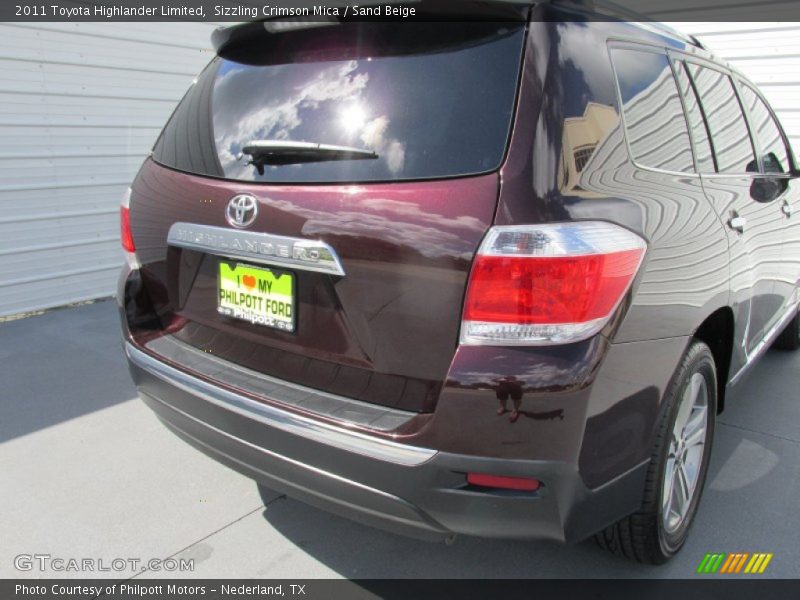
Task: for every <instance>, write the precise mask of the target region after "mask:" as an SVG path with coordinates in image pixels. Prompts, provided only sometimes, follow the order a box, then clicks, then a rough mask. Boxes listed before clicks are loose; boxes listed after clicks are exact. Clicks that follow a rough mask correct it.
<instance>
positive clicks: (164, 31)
mask: <svg viewBox="0 0 800 600" xmlns="http://www.w3.org/2000/svg"><path fill="white" fill-rule="evenodd" d="M214 27H215V25H213V24H211V23H200V24H198V23H174V24H172V23H150V24H147V23H37V24H13V25H12V24H0V316H1V315H8V314H13V313H17V312H22V311H29V310H36V309H41V308H48V307H52V306H59V305H63V304H67V303H70V302H75V301H79V300H86V299H91V298H98V297H102V296H109V295H111V294H113V292H114V288H115V284H116V278H117V274H118V273H119V269H120V267H121V265H122V260H123V259H122V253H121V251H120V249H119V225H118V211H119V201H120V198H121V197H122V194H123V192H124V191H125V189H126V187H127V186H128V184H129V183H130V181H131V179H132V178H133V176H134V174H135V173H136V170H137V169H138V168H139V165H140V164H141V162H142V160H143V159H144V157H145V156H146V155H147V153H148V152H149V150H150V147H151V146H152V144H153V142H154V141H155V138H156V136H157V135H158V132H159V130H160V129H161V127H162V126H163V125H164V122H165V121H166V119H167V118H168V117H169V115H170V113H171V112H172V109H173V108H174V106H175V104H176V103H177V101H178V100H179V99H180V98H181V96H182V95H183V93H184V92H185V91H186V89H187V88H188V86H189V84H190V83H191V81H192V79H193V78H194V77H195V76H196V75H197V73H199V72H200V70H201V69H202V68H203V66H204V65H205V64H206V63H207V62H208V61H209V60H210V58H211V56H212V53H211V50H210V42H209V35H210V33H211V31H212V30H213V28H214Z"/></svg>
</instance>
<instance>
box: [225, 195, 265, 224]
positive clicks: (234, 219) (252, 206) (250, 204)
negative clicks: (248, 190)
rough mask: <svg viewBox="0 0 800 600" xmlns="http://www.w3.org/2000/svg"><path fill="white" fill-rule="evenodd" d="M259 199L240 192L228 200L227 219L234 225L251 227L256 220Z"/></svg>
mask: <svg viewBox="0 0 800 600" xmlns="http://www.w3.org/2000/svg"><path fill="white" fill-rule="evenodd" d="M257 214H258V200H256V198H255V196H251V195H250V194H239V195H238V196H234V197H233V198H231V199H230V201H229V202H228V207H227V208H226V209H225V219H226V220H227V221H228V223H230V224H231V225H233V226H234V227H239V228H244V227H249V226H250V225H252V224H253V221H255V220H256V215H257Z"/></svg>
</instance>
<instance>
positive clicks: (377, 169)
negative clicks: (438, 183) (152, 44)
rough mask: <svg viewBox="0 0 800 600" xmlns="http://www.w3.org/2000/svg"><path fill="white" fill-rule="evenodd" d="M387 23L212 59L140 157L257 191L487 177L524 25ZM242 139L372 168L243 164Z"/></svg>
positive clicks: (509, 108) (506, 125) (277, 38)
mask: <svg viewBox="0 0 800 600" xmlns="http://www.w3.org/2000/svg"><path fill="white" fill-rule="evenodd" d="M390 25H391V27H389V26H388V25H381V24H375V23H349V24H339V25H336V26H331V27H324V28H314V29H309V30H308V31H307V32H305V31H302V32H292V33H291V35H292V37H291V39H288V38H286V39H283V38H282V37H281V36H286V35H288V34H284V33H279V34H271V35H266V34H264V36H263V38H262V39H259V40H258V41H257V42H254V43H253V45H252V51H251V52H250V53H248V51H242V50H241V49H240V50H239V52H238V53H237V54H236V55H235V56H234V59H232V60H227V59H224V58H217V59H215V60H214V61H213V62H212V64H211V65H209V67H208V68H207V69H206V71H205V72H204V73H203V75H202V76H201V77H200V78H199V80H198V82H197V84H196V85H195V86H194V87H193V88H192V90H190V92H189V93H188V94H187V96H186V97H185V98H184V99H183V101H182V102H181V104H180V105H179V107H178V108H177V109H176V112H175V114H174V115H173V117H172V118H171V120H170V122H169V123H168V124H167V126H166V127H165V129H164V131H163V133H162V135H161V137H160V139H159V141H158V142H157V143H156V146H155V148H154V152H153V158H154V159H155V160H156V161H157V162H159V163H161V164H164V165H166V166H169V167H172V168H175V169H178V170H181V171H187V172H190V173H196V174H200V175H209V176H213V177H221V178H226V179H233V180H237V181H247V182H269V183H309V182H310V183H323V182H367V181H394V180H411V179H430V178H441V177H454V176H461V175H472V174H477V173H485V172H489V171H492V170H495V169H497V168H498V167H499V166H500V165H501V162H502V160H503V157H504V155H505V149H506V145H507V142H508V138H509V132H510V128H511V122H512V116H513V112H514V107H515V100H516V93H517V83H518V78H519V69H520V64H521V59H522V48H523V42H524V39H525V25H524V24H523V23H407V24H403V26H402V27H397V25H396V23H391V24H390ZM254 142H256V143H259V144H260V143H272V142H293V143H294V142H306V143H312V144H324V145H329V146H337V147H347V148H355V149H359V150H364V151H368V152H366V154H370V153H372V154H374V155H377V158H374V157H369V158H362V159H351V158H348V159H342V158H341V157H338V158H336V159H330V158H328V159H327V160H320V159H317V160H314V161H312V162H308V161H307V160H303V161H299V162H298V161H296V160H295V159H293V161H292V162H291V163H290V164H274V162H275V161H273V162H269V163H268V164H267V165H266V166H265V165H264V164H261V165H257V164H252V163H254V157H253V156H250V155H248V154H247V153H246V152H244V150H245V149H246V148H254V147H256V146H257V145H258V144H255V145H254V144H253V143H254ZM362 154H363V153H362ZM262 158H263V157H262ZM277 162H279V161H277ZM259 167H260V168H259Z"/></svg>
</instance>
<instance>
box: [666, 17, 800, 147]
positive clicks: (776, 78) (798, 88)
mask: <svg viewBox="0 0 800 600" xmlns="http://www.w3.org/2000/svg"><path fill="white" fill-rule="evenodd" d="M670 24H671V25H672V26H673V27H675V28H676V29H679V30H681V31H683V32H685V33H690V34H693V35H695V36H697V38H698V39H699V40H700V41H701V42H702V43H703V45H704V46H706V47H707V48H708V49H710V50H711V51H712V52H714V53H715V54H717V55H718V56H720V57H721V58H724V59H726V60H728V61H730V63H731V64H732V65H733V66H735V67H736V68H737V69H739V70H740V71H741V72H742V73H744V74H745V75H746V76H747V77H749V78H750V79H751V80H753V82H755V83H756V84H757V85H758V86H759V89H761V91H762V92H763V94H764V95H765V96H766V98H767V100H768V101H769V103H770V104H771V105H772V108H774V109H775V112H776V113H777V114H778V118H779V119H780V121H781V123H782V124H783V127H784V129H786V133H787V134H788V135H789V137H790V138H791V142H792V149H793V150H794V152H795V154H796V153H797V150H798V148H800V23H793V22H784V23H670Z"/></svg>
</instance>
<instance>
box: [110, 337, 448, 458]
mask: <svg viewBox="0 0 800 600" xmlns="http://www.w3.org/2000/svg"><path fill="white" fill-rule="evenodd" d="M125 354H126V355H127V356H128V359H129V360H130V361H131V362H132V363H133V364H134V365H136V366H137V367H139V368H140V369H143V370H144V371H147V372H148V373H150V374H151V375H153V376H154V377H157V378H159V379H161V380H162V381H165V382H166V383H168V384H170V385H173V386H175V387H177V388H179V389H181V390H183V391H185V392H187V393H189V394H192V395H193V396H195V397H197V398H200V399H202V400H205V401H206V402H209V403H211V404H214V405H216V406H219V407H220V408H223V409H225V410H229V411H231V412H234V413H237V414H239V415H241V416H244V417H247V418H249V419H253V420H255V421H258V422H260V423H263V424H264V425H267V426H269V427H274V428H275V429H280V430H281V431H285V432H286V433H290V434H292V435H296V436H299V437H303V438H306V439H309V440H312V441H314V442H317V443H320V444H325V445H327V446H331V447H334V448H337V449H340V450H344V451H346V452H352V453H355V454H360V455H362V456H366V457H369V458H373V459H376V460H383V461H387V462H391V463H395V464H399V465H403V466H408V467H411V466H418V465H421V464H423V463H425V462H427V461H428V460H430V459H431V458H433V457H434V456H435V455H436V454H437V451H436V450H432V449H430V448H421V447H418V446H410V445H406V444H400V443H398V442H394V441H391V440H385V439H380V438H376V437H372V436H369V435H365V434H363V433H360V432H356V431H349V430H347V429H344V428H340V427H335V426H333V425H329V424H327V423H323V422H321V421H316V420H314V419H309V418H307V417H303V416H300V415H297V414H294V413H291V412H288V411H285V410H281V409H279V408H276V407H274V406H270V405H268V404H264V403H261V402H257V401H255V400H252V399H250V398H248V397H247V396H244V395H242V394H237V393H235V392H232V391H230V390H227V389H224V388H221V387H218V386H215V385H213V384H211V383H209V382H207V381H204V380H202V379H200V378H198V377H194V376H192V375H190V374H188V373H185V372H183V371H181V370H179V369H176V368H174V367H172V366H170V365H168V364H166V363H163V362H161V361H160V360H158V359H156V358H155V357H153V356H151V355H150V354H147V353H146V352H143V351H142V350H139V349H138V348H137V347H135V346H134V345H133V344H131V343H130V342H125ZM148 395H151V394H148Z"/></svg>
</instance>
